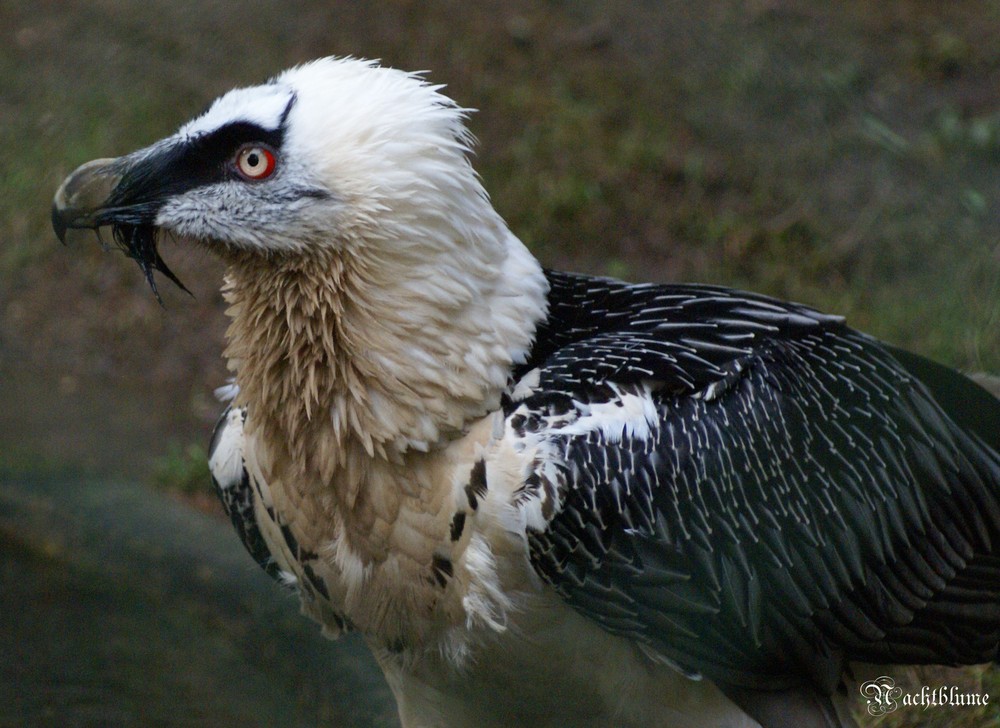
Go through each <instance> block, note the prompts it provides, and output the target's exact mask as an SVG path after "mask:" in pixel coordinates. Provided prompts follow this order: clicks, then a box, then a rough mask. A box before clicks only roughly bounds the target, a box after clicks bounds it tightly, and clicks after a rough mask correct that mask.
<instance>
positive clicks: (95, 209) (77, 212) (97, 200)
mask: <svg viewBox="0 0 1000 728" xmlns="http://www.w3.org/2000/svg"><path fill="white" fill-rule="evenodd" d="M127 171H128V162H127V161H126V160H125V159H123V158H116V159H95V160H94V161H92V162H87V163H86V164H84V165H81V166H80V167H78V168H77V169H76V170H75V171H74V172H73V173H72V174H70V176H69V177H67V178H66V179H65V181H64V182H63V183H62V184H61V185H60V186H59V189H58V190H57V191H56V195H55V198H54V199H53V200H52V229H53V230H55V233H56V237H58V238H59V240H60V242H62V243H63V244H65V243H66V232H67V230H94V231H97V230H98V229H99V228H101V227H107V226H110V227H111V233H112V237H113V239H114V241H115V243H116V244H117V245H118V247H119V248H121V249H122V251H123V252H124V253H125V254H126V255H127V256H128V257H130V258H132V259H133V260H135V262H136V263H138V265H139V268H140V269H141V270H142V272H143V275H144V276H145V277H146V281H147V282H148V283H149V287H150V288H151V289H152V290H153V295H155V296H156V300H158V301H160V303H161V304H162V303H163V301H162V299H161V298H160V294H159V291H157V289H156V281H155V280H154V279H153V271H160V272H161V273H162V274H163V275H165V276H166V277H167V278H169V279H170V280H171V281H173V282H174V284H176V285H177V286H178V287H180V288H181V289H182V290H184V291H186V292H187V293H190V291H188V289H187V288H185V287H184V284H183V283H181V282H180V280H178V278H177V276H175V275H174V273H173V271H171V270H170V268H168V267H167V264H166V263H164V262H163V259H162V258H161V257H160V253H159V251H158V250H157V247H156V238H157V229H156V227H155V226H154V225H153V219H152V217H153V216H152V215H150V214H148V211H149V206H148V204H140V205H129V204H127V203H126V202H125V201H124V200H121V199H119V198H121V197H122V190H121V188H122V185H121V182H122V179H123V178H124V177H125V176H126V174H127Z"/></svg>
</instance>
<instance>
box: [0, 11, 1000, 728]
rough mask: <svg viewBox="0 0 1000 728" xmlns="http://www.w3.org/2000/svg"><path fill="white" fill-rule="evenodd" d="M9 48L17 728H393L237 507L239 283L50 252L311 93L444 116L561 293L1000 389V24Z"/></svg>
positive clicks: (563, 29) (1, 400)
mask: <svg viewBox="0 0 1000 728" xmlns="http://www.w3.org/2000/svg"><path fill="white" fill-rule="evenodd" d="M0 33H2V34H3V38H2V48H3V49H2V51H0V144H2V151H0V725H2V726H8V725H10V726H21V725H58V726H70V725H152V724H155V725H235V724H237V723H238V724H240V725H244V726H256V725H261V726H264V725H275V724H283V725H323V726H368V725H373V726H374V725H394V720H395V718H394V710H393V708H392V705H391V702H390V698H389V694H388V691H387V690H386V688H385V687H384V685H383V684H382V681H381V678H380V676H379V674H378V672H377V670H376V669H375V668H373V666H372V664H371V662H370V660H368V658H366V657H365V654H364V649H363V647H362V646H361V645H360V643H358V642H357V641H356V640H347V641H346V642H345V643H344V644H338V645H331V644H329V643H326V642H325V641H324V640H322V639H321V638H320V637H319V635H318V632H317V630H315V629H313V628H312V625H311V624H308V623H306V622H305V620H303V619H302V618H300V617H298V616H297V615H296V611H297V608H296V604H295V599H294V598H292V597H290V596H286V595H284V594H283V593H282V592H281V591H280V589H279V588H278V587H276V586H273V585H271V584H269V583H267V581H266V578H265V577H264V576H263V575H262V574H257V573H256V572H255V571H254V568H253V565H252V563H251V562H250V561H249V557H247V556H245V554H243V553H241V551H240V547H239V544H238V543H237V542H236V538H235V537H234V536H233V535H232V534H231V532H230V531H229V528H230V527H229V525H228V523H227V522H226V521H225V520H223V518H222V517H220V511H219V509H218V508H217V506H216V505H215V503H214V500H213V499H214V496H213V495H212V494H211V492H210V486H209V481H208V474H207V470H206V467H205V465H204V459H205V452H206V449H207V448H206V445H207V441H208V437H209V433H210V431H211V427H212V424H213V422H214V420H215V418H216V417H217V415H218V413H219V410H220V407H219V405H218V404H217V403H216V402H215V401H214V399H213V396H212V391H213V389H214V388H215V387H216V386H218V385H220V384H222V383H224V381H225V379H226V376H227V374H226V370H225V366H224V363H223V361H222V359H221V356H220V355H221V351H222V341H223V335H224V331H225V326H226V319H225V317H224V315H223V310H224V307H223V305H222V301H221V296H220V294H219V292H218V288H219V283H220V281H221V276H222V270H221V267H220V266H219V265H218V264H217V263H216V262H215V261H214V260H213V259H211V258H209V257H208V256H207V255H205V254H203V253H202V252H201V251H199V250H195V249H189V248H183V247H180V246H177V245H170V244H168V245H166V246H164V247H163V249H162V250H161V252H162V254H163V257H164V258H165V259H166V260H167V262H168V264H169V265H170V266H171V268H173V269H174V271H175V272H176V273H177V274H178V275H179V277H180V278H181V280H183V281H184V282H185V284H186V285H187V286H188V288H189V289H190V290H191V291H192V293H193V294H194V295H193V297H189V296H187V295H186V294H184V293H183V292H180V291H178V290H176V289H173V288H172V287H171V286H170V284H169V282H167V281H165V280H162V279H161V281H160V284H161V285H160V289H161V292H162V293H163V294H164V301H165V305H164V306H162V307H161V306H160V305H158V304H157V302H156V301H155V299H154V298H153V296H152V295H151V294H150V292H149V290H148V288H147V287H146V286H145V283H144V281H143V279H142V276H141V274H140V273H139V271H138V270H137V269H136V267H135V265H134V264H133V263H131V261H128V260H126V259H124V258H123V256H121V255H119V254H117V253H107V252H104V251H102V250H101V249H100V247H99V246H98V245H97V244H96V243H94V242H88V241H86V240H83V241H80V242H76V243H74V244H73V245H71V246H70V247H69V249H67V248H64V247H62V246H60V245H59V244H58V242H57V241H56V239H55V236H54V235H53V233H52V231H51V229H50V226H49V206H50V202H51V198H52V194H53V192H54V191H55V189H56V187H57V186H58V184H59V182H60V181H61V180H62V179H63V177H64V176H65V175H66V174H67V173H68V172H70V171H71V170H72V169H74V168H75V167H76V166H77V165H78V164H80V163H82V162H84V161H87V160H90V159H93V158H96V157H105V156H116V155H118V154H122V153H125V152H128V151H131V150H133V149H135V148H138V147H139V146H144V145H146V144H148V143H150V142H152V141H154V140H156V139H158V138H160V137H162V136H164V135H166V134H169V133H171V132H173V131H174V130H175V129H176V128H177V126H179V125H180V124H181V123H182V122H184V121H186V120H187V119H189V118H190V117H192V116H193V115H195V114H197V113H198V112H200V111H201V110H202V109H204V108H205V106H206V105H207V104H208V102H209V101H211V100H212V99H213V98H214V97H215V96H217V95H218V94H220V93H222V92H224V91H226V90H228V89H229V88H231V87H233V86H237V85H254V84H257V83H260V82H261V81H263V80H265V79H266V78H268V77H269V76H270V75H272V74H274V73H276V72H277V71H279V70H281V69H283V68H285V67H288V66H290V65H293V64H296V63H299V62H302V61H306V60H309V59H312V58H315V57H318V56H324V55H330V54H336V55H355V56H361V57H369V58H380V59H382V60H383V62H384V63H386V64H388V65H392V66H397V67H400V68H404V69H408V70H420V69H427V70H429V71H430V76H429V77H430V79H431V80H433V81H435V82H439V83H444V84H447V87H448V90H447V92H448V93H449V94H450V95H451V96H452V97H453V98H455V99H456V100H457V101H458V102H459V103H460V104H462V105H464V106H467V107H472V108H475V109H478V110H479V111H478V112H477V113H476V114H474V115H473V116H472V118H471V122H470V126H471V128H472V131H473V132H474V133H475V135H476V137H477V138H478V140H479V147H478V153H477V157H476V159H475V165H476V167H477V169H478V170H479V172H480V173H481V174H482V176H483V178H484V181H485V184H486V187H487V189H488V190H489V192H490V194H491V195H492V198H493V201H494V204H495V206H496V207H497V209H498V210H499V211H500V212H501V214H502V215H503V216H504V217H505V218H506V219H507V221H508V223H509V224H510V226H511V228H512V229H513V230H514V232H515V233H516V234H518V235H519V236H520V237H521V238H522V239H523V240H524V241H525V242H526V243H527V244H528V245H529V247H530V248H531V249H532V250H533V251H534V252H535V254H536V255H537V256H538V257H539V258H540V259H541V261H542V262H543V263H544V264H545V265H548V266H551V267H558V268H567V269H574V270H580V271H585V272H590V273H597V274H602V275H612V276H616V277H621V278H627V279H632V280H643V281H646V280H651V281H685V280H686V281H701V282H710V283H720V284H725V285H731V286H738V287H746V288H752V289H754V290H758V291H761V292H765V293H768V294H771V295H775V296H780V297H783V298H791V299H795V300H798V301H801V302H804V303H808V304H810V305H813V306H816V307H818V308H821V309H823V310H827V311H831V312H836V313H841V314H844V315H846V316H847V318H848V321H849V322H850V323H851V324H852V325H854V326H855V327H856V328H860V329H862V330H865V331H868V332H869V333H872V334H874V335H876V336H878V337H881V338H884V339H886V340H888V341H890V342H892V343H894V344H897V345H900V346H903V347H905V348H908V349H911V350H914V351H917V352H919V353H922V354H925V355H928V356H931V357H933V358H935V359H938V360H940V361H942V362H944V363H947V364H949V365H952V366H955V367H958V368H961V369H965V370H970V371H987V372H1000V328H998V324H1000V247H998V246H1000V198H998V193H1000V165H998V162H1000V2H996V1H995V0H954V1H953V2H949V3H941V2H938V1H936V0H935V1H933V2H932V1H929V0H927V1H920V0H882V2H879V3H871V2H867V1H866V0H856V1H852V0H843V1H842V2H838V3H825V2H818V1H817V2H806V1H804V0H801V1H794V0H787V1H786V0H746V1H743V2H738V1H736V0H702V2H698V3H690V2H679V1H674V2H663V1H662V0H661V1H657V2H651V1H650V2H643V1H641V0H633V1H632V2H615V1H612V2H590V1H587V0H575V1H572V2H571V1H569V0H563V1H561V2H560V1H557V0H548V1H546V2H526V1H523V0H503V2H500V1H499V0H477V1H475V2H470V1H466V2H458V1H457V0H454V1H449V0H433V1H431V2H417V1H416V0H389V1H387V2H381V3H377V4H375V3H361V2H348V1H344V2H309V1H306V0H280V1H279V0H270V1H262V2H255V3H252V4H250V3H239V2H235V1H232V0H207V1H202V2H184V1H181V0H142V2H126V1H121V2H112V1H111V0H104V1H101V0H87V1H86V2H83V1H74V0H31V1H30V2H29V1H27V0H3V2H2V4H0ZM912 679H913V681H914V682H913V684H914V685H917V686H919V685H920V684H929V685H931V686H932V687H933V686H935V685H941V684H953V683H957V684H960V685H962V686H963V687H965V688H967V689H968V690H975V691H979V692H988V693H990V694H991V695H996V694H1000V677H998V675H997V671H996V670H992V671H989V670H982V669H980V670H975V669H973V670H965V671H957V672H949V671H930V672H923V673H921V674H919V675H916V676H913V677H912ZM917 689H918V690H919V687H918V688H917ZM859 702H860V700H859ZM859 710H863V706H862V705H859ZM991 710H992V712H990V711H991ZM893 721H896V722H893ZM998 722H1000V713H998V712H997V711H996V709H995V708H993V709H987V710H986V711H979V712H971V711H970V710H969V709H962V710H959V709H952V710H944V711H941V710H939V711H934V710H929V711H924V712H920V711H910V712H909V713H907V714H905V715H903V714H902V711H901V712H899V713H897V714H892V715H890V716H888V717H887V718H886V719H884V720H883V721H882V722H881V723H879V725H883V726H890V725H893V726H903V725H906V726H938V725H940V726H980V725H982V726H985V725H996V724H997V723H998Z"/></svg>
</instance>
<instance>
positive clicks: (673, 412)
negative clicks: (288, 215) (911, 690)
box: [505, 272, 1000, 694]
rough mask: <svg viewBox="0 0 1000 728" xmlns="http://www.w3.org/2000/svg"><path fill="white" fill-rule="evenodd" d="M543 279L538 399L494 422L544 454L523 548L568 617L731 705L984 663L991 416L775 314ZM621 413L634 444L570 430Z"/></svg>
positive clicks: (867, 347) (998, 410)
mask: <svg viewBox="0 0 1000 728" xmlns="http://www.w3.org/2000/svg"><path fill="white" fill-rule="evenodd" d="M547 276H548V278H549V282H550V284H551V293H550V310H549V318H548V320H547V321H546V322H545V323H544V325H543V326H542V327H541V328H540V330H539V332H538V336H537V341H538V344H537V345H536V347H535V349H534V351H533V352H532V354H531V357H530V360H529V361H528V362H527V363H526V364H525V365H523V367H522V368H521V369H519V371H518V372H517V375H518V377H521V376H523V375H525V374H527V373H528V372H531V371H532V370H534V369H536V368H537V369H538V370H539V371H538V377H537V384H536V385H533V386H532V387H531V388H530V391H529V392H527V393H524V392H522V393H521V395H520V396H519V397H518V396H511V397H510V398H509V400H507V401H506V404H505V410H506V413H507V414H508V416H509V417H508V424H509V426H511V428H512V429H514V425H515V421H516V425H517V428H516V429H517V431H518V432H519V433H520V436H523V437H528V438H535V439H536V440H542V441H544V442H546V443H547V444H548V446H549V447H550V450H549V451H550V452H554V453H557V454H558V456H557V457H556V458H555V461H556V462H555V463H548V464H547V465H548V467H547V469H546V470H544V471H543V468H542V467H541V465H539V467H538V469H537V470H536V472H535V473H534V474H533V475H534V476H535V477H536V478H537V477H542V478H545V479H547V480H548V484H549V487H550V488H551V489H552V490H553V492H555V493H557V494H558V500H559V506H558V507H557V508H555V509H554V513H553V514H552V515H551V517H550V518H549V517H548V516H547V518H548V520H547V525H546V527H545V528H544V529H535V530H532V531H529V547H530V552H531V560H532V564H533V566H534V568H535V569H536V571H537V572H538V573H539V574H540V575H541V576H542V577H543V578H544V579H545V580H547V581H548V582H550V583H551V584H552V585H554V587H555V588H556V589H557V590H558V592H559V593H560V594H561V595H562V596H563V597H564V598H565V599H566V600H567V601H568V602H569V604H571V605H572V606H573V607H575V608H576V609H577V610H579V611H580V612H582V613H583V614H585V615H586V616H588V617H590V618H592V619H594V620H596V621H597V622H599V623H600V624H602V625H603V626H604V627H605V628H607V629H608V630H610V631H612V632H615V633H618V634H622V635H626V636H629V637H632V638H634V639H637V640H639V641H640V642H642V643H644V644H645V645H647V646H648V648H649V649H651V650H652V651H653V652H655V653H657V654H658V655H660V656H661V657H663V658H665V659H667V660H669V661H671V662H672V663H674V664H676V665H677V666H679V667H681V668H682V669H684V670H686V671H689V672H691V673H700V674H704V675H706V676H708V677H710V678H712V679H714V680H716V681H717V682H719V683H720V684H721V685H723V686H726V685H729V686H733V688H734V689H736V690H738V689H743V688H749V689H764V690H774V689H778V688H782V687H795V686H797V685H803V684H805V685H808V686H809V687H810V688H815V689H817V690H820V691H821V692H823V693H827V694H829V692H831V691H832V690H833V689H834V686H835V684H836V682H837V681H838V679H839V677H840V674H841V672H842V669H843V667H844V664H845V662H846V661H847V660H862V661H870V662H879V663H955V664H958V663H962V664H971V663H981V662H988V661H992V660H995V659H997V656H998V655H997V645H998V641H1000V552H998V551H997V547H996V544H1000V456H998V455H997V450H996V449H995V448H997V447H998V444H1000V403H998V402H997V400H996V399H995V398H994V397H993V396H992V395H990V394H988V393H987V392H985V391H984V390H982V389H980V388H979V387H978V386H976V385H975V384H973V383H972V382H971V381H969V380H968V379H966V378H965V377H963V376H962V375H960V374H958V373H955V372H951V371H950V370H948V369H946V368H945V367H941V366H939V365H936V364H933V363H931V362H927V361H926V360H923V359H921V358H920V357H916V356H914V355H912V354H905V353H901V352H896V351H895V350H891V349H890V348H888V347H885V346H883V345H882V344H880V343H879V342H877V341H875V340H873V339H872V338H870V337H868V336H866V335H863V334H860V333H858V332H855V331H853V330H851V329H849V328H848V327H846V326H845V325H844V323H843V322H842V320H841V319H839V318H836V317H831V316H825V315H822V314H819V313H816V312H814V311H812V310H810V309H808V308H805V307H802V306H798V305H795V304H788V303H782V302H779V301H774V300H772V299H768V298H764V297H761V296H756V295H753V294H744V293H740V292H736V291H731V290H726V289H720V288H715V287H708V286H694V285H668V286H650V285H643V286H632V285H627V284H622V283H618V282H613V281H606V280H601V279H592V278H587V277H584V276H575V275H569V274H563V273H554V272H547ZM525 381H527V378H526V380H525ZM513 391H515V392H516V391H517V390H516V388H515V390H513ZM622 393H625V394H628V395H630V396H633V397H637V398H639V399H640V400H641V401H646V400H649V401H650V403H651V405H652V406H653V408H654V409H653V411H654V412H655V420H656V421H655V422H653V423H651V426H650V428H649V432H631V433H630V432H629V431H627V430H626V431H622V432H621V433H620V434H619V433H617V432H615V433H611V434H613V436H609V433H608V432H606V431H604V430H602V429H600V428H592V429H590V430H588V431H585V432H582V431H574V430H573V429H572V427H569V426H567V425H571V424H572V423H573V422H574V421H576V420H578V419H579V418H580V417H582V416H583V413H585V412H587V411H589V408H590V407H591V406H592V405H594V404H595V403H603V402H608V401H612V400H614V398H615V397H618V398H619V399H620V398H621V394H622ZM553 423H556V425H557V426H553Z"/></svg>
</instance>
